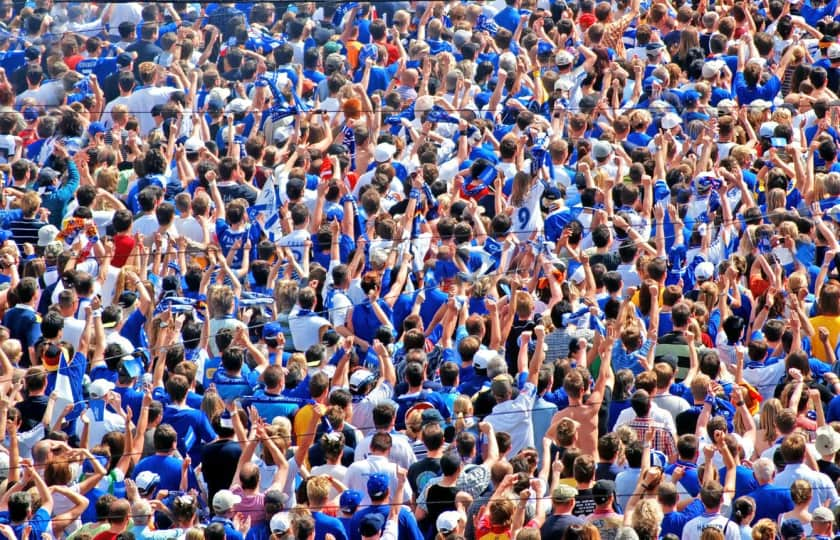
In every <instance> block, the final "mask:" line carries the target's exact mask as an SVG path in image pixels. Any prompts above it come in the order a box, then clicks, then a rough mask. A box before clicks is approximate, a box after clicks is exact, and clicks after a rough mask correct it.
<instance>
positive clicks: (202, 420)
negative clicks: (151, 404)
mask: <svg viewBox="0 0 840 540" xmlns="http://www.w3.org/2000/svg"><path fill="white" fill-rule="evenodd" d="M163 423H164V424H169V425H171V426H172V428H173V429H174V430H175V433H177V434H178V451H179V452H181V455H184V454H185V453H188V454H189V455H190V457H191V458H192V460H193V463H198V462H199V461H201V445H200V444H196V443H198V442H204V443H208V442H210V441H212V440H213V439H215V438H216V432H215V431H213V426H212V425H210V420H209V419H208V418H207V415H205V414H204V412H203V411H201V410H199V409H190V408H186V407H185V408H179V407H175V406H174V405H167V406H166V407H164V409H163ZM178 474H179V477H178V480H179V481H180V472H179V473H178ZM167 489H177V487H176V488H167Z"/></svg>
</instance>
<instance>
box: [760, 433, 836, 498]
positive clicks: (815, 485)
mask: <svg viewBox="0 0 840 540" xmlns="http://www.w3.org/2000/svg"><path fill="white" fill-rule="evenodd" d="M806 444H807V441H806V440H805V437H804V436H803V435H801V434H799V433H793V434H791V435H788V436H787V438H785V440H784V442H782V447H781V448H782V458H783V459H784V460H785V468H784V470H783V471H782V472H780V473H779V474H777V475H776V478H775V480H774V481H773V486H774V487H776V489H777V491H781V488H788V487H790V486H791V485H792V484H793V482H794V481H795V480H805V481H806V482H808V483H809V484H811V490H812V493H813V497H812V499H811V504H810V505H809V507H808V509H809V511H811V512H813V511H814V509H815V508H817V507H819V506H822V505H823V504H824V503H826V502H827V501H830V503H831V506H832V507H835V506H837V505H838V504H840V497H838V496H837V489H836V488H835V487H834V483H833V482H832V481H831V479H830V478H829V477H828V476H826V475H824V474H823V473H821V472H817V471H814V470H813V469H811V468H810V467H809V466H807V465H805V463H804V461H805V452H806V451H807V446H806Z"/></svg>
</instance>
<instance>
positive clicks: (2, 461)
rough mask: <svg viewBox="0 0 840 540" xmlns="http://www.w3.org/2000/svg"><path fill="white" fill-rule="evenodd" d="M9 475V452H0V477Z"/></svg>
mask: <svg viewBox="0 0 840 540" xmlns="http://www.w3.org/2000/svg"><path fill="white" fill-rule="evenodd" d="M8 477H9V454H7V453H6V452H2V453H0V478H8Z"/></svg>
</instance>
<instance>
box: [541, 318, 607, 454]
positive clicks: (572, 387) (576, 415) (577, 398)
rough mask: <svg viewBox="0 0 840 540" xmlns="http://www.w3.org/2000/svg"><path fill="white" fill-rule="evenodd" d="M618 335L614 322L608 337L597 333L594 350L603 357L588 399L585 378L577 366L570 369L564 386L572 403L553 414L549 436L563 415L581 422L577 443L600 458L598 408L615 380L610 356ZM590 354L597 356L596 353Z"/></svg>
mask: <svg viewBox="0 0 840 540" xmlns="http://www.w3.org/2000/svg"><path fill="white" fill-rule="evenodd" d="M617 335H618V330H617V329H616V328H615V326H613V325H610V326H609V327H608V328H607V336H606V338H602V337H600V336H599V335H598V334H596V336H595V344H594V347H593V352H594V351H598V355H599V356H600V357H601V369H600V371H599V372H598V379H597V380H596V381H595V388H594V389H593V390H592V392H591V393H590V394H589V395H588V396H586V402H584V396H585V394H586V390H587V388H584V378H583V376H582V375H581V374H580V372H579V371H577V370H572V371H571V372H569V374H567V375H566V378H565V379H564V381H563V388H564V389H565V390H566V393H567V394H569V406H568V407H566V408H565V409H563V410H560V411H558V412H557V413H556V414H555V415H554V418H553V419H552V421H551V426H550V427H549V428H548V436H554V435H553V434H555V433H556V432H557V424H558V423H559V422H560V420H562V419H563V418H569V419H571V420H573V421H574V422H576V423H577V425H578V426H579V427H578V430H577V447H578V448H580V450H581V453H582V454H583V455H589V456H593V457H594V458H595V460H596V461H597V459H598V410H599V409H600V408H601V402H602V401H603V398H604V391H605V389H606V387H607V386H609V387H610V389H612V388H613V386H614V384H615V375H614V374H613V371H612V358H611V356H612V350H613V345H614V344H615V341H616V336H617ZM591 356H592V357H594V354H592V355H591ZM592 359H593V358H590V359H589V360H590V361H591V360H592ZM578 369H580V368H578Z"/></svg>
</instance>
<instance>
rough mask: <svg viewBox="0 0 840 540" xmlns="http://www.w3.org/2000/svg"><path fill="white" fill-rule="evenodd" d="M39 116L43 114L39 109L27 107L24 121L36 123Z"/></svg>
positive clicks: (24, 112)
mask: <svg viewBox="0 0 840 540" xmlns="http://www.w3.org/2000/svg"><path fill="white" fill-rule="evenodd" d="M39 116H41V113H40V112H39V111H38V107H27V108H26V110H24V111H23V119H24V120H26V121H27V122H34V121H35V120H37V119H38V117H39Z"/></svg>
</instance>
